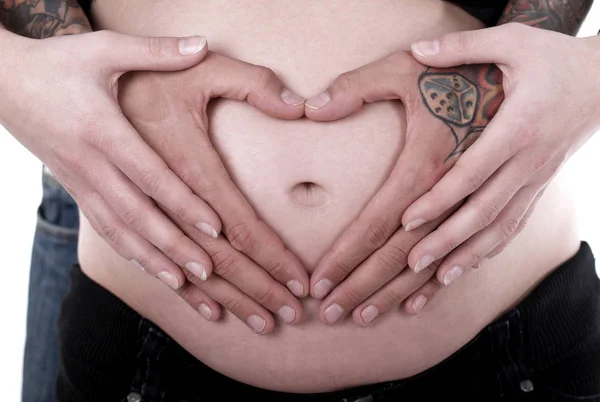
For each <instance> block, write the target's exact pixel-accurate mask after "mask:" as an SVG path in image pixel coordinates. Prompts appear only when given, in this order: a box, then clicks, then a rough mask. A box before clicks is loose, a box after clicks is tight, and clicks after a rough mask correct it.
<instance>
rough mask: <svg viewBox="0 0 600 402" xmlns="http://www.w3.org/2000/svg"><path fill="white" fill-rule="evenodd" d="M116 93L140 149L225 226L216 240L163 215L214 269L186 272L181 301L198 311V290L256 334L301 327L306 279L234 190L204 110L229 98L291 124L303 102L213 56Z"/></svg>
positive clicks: (270, 79) (124, 84) (270, 80)
mask: <svg viewBox="0 0 600 402" xmlns="http://www.w3.org/2000/svg"><path fill="white" fill-rule="evenodd" d="M119 86H120V92H119V102H120V104H121V107H122V108H123V112H124V113H125V116H126V117H127V118H128V119H129V121H130V122H131V123H132V125H133V126H134V127H135V129H136V130H137V131H138V132H139V133H140V135H141V137H142V139H143V140H144V142H146V143H147V144H148V145H149V146H150V147H151V148H152V149H153V150H154V151H155V152H156V153H157V154H158V155H159V156H160V157H161V158H162V159H163V160H164V161H165V163H166V164H167V166H168V167H169V168H170V169H171V170H172V171H173V172H175V174H176V175H177V176H178V177H180V178H181V179H182V180H183V181H184V182H185V183H186V184H187V185H188V186H189V188H190V189H191V190H192V191H193V192H194V193H195V194H199V195H201V196H202V199H204V200H205V201H206V202H207V203H208V204H209V205H210V206H211V207H212V208H213V209H214V210H215V211H216V212H217V213H218V214H219V216H221V217H222V220H223V235H224V236H219V237H218V238H216V239H215V238H212V237H209V236H201V235H200V233H198V231H197V229H196V228H195V227H194V226H193V225H190V224H189V222H187V221H186V220H185V219H184V218H185V216H181V215H180V216H177V215H176V214H174V213H173V212H172V211H166V212H167V214H168V215H169V217H171V218H172V219H173V221H174V222H175V223H177V225H178V226H179V227H180V228H181V229H182V230H183V232H184V233H186V235H187V236H189V237H190V238H191V239H193V240H194V241H195V242H196V243H197V244H199V245H200V246H201V247H202V249H203V250H204V251H206V252H207V253H208V255H209V257H210V258H211V260H212V262H213V275H212V276H211V277H210V278H208V280H207V281H205V282H204V281H201V280H199V279H198V278H197V277H196V276H194V275H193V272H190V270H185V272H186V274H187V276H188V279H189V281H190V284H186V288H185V289H184V290H183V292H182V293H183V294H184V295H185V296H186V297H185V298H186V299H187V300H189V301H190V304H192V305H193V306H194V307H196V308H198V306H199V304H201V302H202V300H196V297H197V296H194V295H196V294H197V291H196V290H195V289H201V290H202V291H204V292H205V294H206V295H208V296H209V297H210V298H212V300H214V301H215V302H217V303H219V304H221V305H222V306H223V308H225V309H227V310H230V311H231V312H232V313H233V314H234V315H236V316H237V317H238V318H240V319H241V320H242V321H244V322H246V323H247V324H248V325H249V326H250V327H251V328H252V329H253V330H254V331H256V332H258V333H261V334H265V333H268V332H270V331H271V330H272V329H273V327H274V321H273V317H272V316H271V314H270V312H272V313H275V314H279V315H280V316H281V318H282V319H283V321H285V322H287V323H296V322H298V321H299V320H300V319H301V314H302V305H301V304H300V303H299V301H298V300H297V298H296V297H295V296H294V295H296V296H298V297H301V296H304V295H305V293H308V282H309V281H308V275H307V273H306V271H305V270H304V269H303V268H302V267H301V265H300V263H299V261H298V260H297V259H296V257H295V256H294V255H292V254H291V253H290V252H289V251H288V250H286V249H285V247H284V245H283V242H282V241H281V240H280V239H279V238H278V237H276V235H275V234H274V233H273V232H272V231H271V230H270V229H269V228H268V227H267V226H266V224H265V223H264V222H262V221H260V220H259V219H258V217H257V216H256V214H255V213H254V212H253V209H252V208H251V206H250V204H249V203H248V202H247V201H246V199H245V197H244V196H243V195H242V193H241V192H240V191H239V190H238V189H237V187H236V186H235V185H234V183H233V181H232V179H231V177H230V176H229V174H228V172H227V171H226V169H225V167H224V165H223V164H222V162H221V159H220V157H219V155H218V154H217V152H216V151H215V149H214V148H213V146H212V144H211V142H210V138H209V134H208V132H209V121H208V117H207V106H208V104H209V101H210V100H211V99H212V98H215V97H223V98H230V99H235V100H239V101H247V102H248V103H250V104H251V105H253V106H255V107H256V108H257V109H259V110H261V111H263V112H266V113H268V114H269V115H271V116H274V117H278V118H283V119H295V118H298V117H300V116H303V114H304V99H301V98H299V97H297V96H295V95H293V94H291V93H290V92H289V91H287V90H285V89H284V87H283V84H282V83H281V81H279V79H278V78H277V77H276V76H275V74H273V72H272V71H271V70H269V69H267V68H265V67H261V66H256V65H251V64H248V63H244V62H241V61H238V60H235V59H231V58H228V57H225V56H221V55H219V54H216V53H213V52H209V53H208V55H207V56H206V57H205V59H204V60H203V61H202V63H200V64H198V65H196V66H194V67H192V68H190V69H187V70H186V71H182V72H174V73H171V72H139V73H130V74H127V75H125V76H123V77H122V79H121V80H120V81H119ZM282 94H284V95H285V96H284V98H283V99H282V96H281V95H282ZM286 102H287V103H286ZM160 207H161V208H162V206H160ZM191 284H193V285H191ZM194 285H195V286H194ZM286 285H287V287H288V288H286ZM291 292H293V294H292V293H291Z"/></svg>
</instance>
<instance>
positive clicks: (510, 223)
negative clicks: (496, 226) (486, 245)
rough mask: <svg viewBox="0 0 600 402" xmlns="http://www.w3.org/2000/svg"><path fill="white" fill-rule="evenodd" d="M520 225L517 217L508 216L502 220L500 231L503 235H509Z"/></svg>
mask: <svg viewBox="0 0 600 402" xmlns="http://www.w3.org/2000/svg"><path fill="white" fill-rule="evenodd" d="M519 226H520V222H519V220H518V219H515V218H510V219H507V220H506V221H505V222H504V225H502V233H503V234H504V236H505V237H510V236H511V235H512V234H513V233H515V232H516V231H517V229H518V228H519Z"/></svg>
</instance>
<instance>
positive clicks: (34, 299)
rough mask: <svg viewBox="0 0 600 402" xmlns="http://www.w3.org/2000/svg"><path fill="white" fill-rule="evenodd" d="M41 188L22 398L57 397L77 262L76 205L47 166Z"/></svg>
mask: <svg viewBox="0 0 600 402" xmlns="http://www.w3.org/2000/svg"><path fill="white" fill-rule="evenodd" d="M42 186H43V197H42V202H41V204H40V206H39V208H38V219H37V227H36V232H35V237H34V241H33V250H32V255H31V268H30V272H29V300H28V307H27V339H26V343H25V356H24V361H23V389H22V401H23V402H51V401H54V400H56V398H55V396H54V395H55V387H56V378H57V376H58V367H59V360H60V358H59V334H58V317H59V315H60V308H61V303H62V300H63V298H64V296H65V295H66V294H67V292H68V291H69V288H70V280H69V270H70V268H71V267H72V266H73V265H74V264H76V263H77V239H78V232H79V211H78V208H77V204H76V203H75V201H74V200H73V199H72V198H71V196H70V195H69V193H67V192H66V191H65V190H64V189H63V187H62V186H61V185H60V183H58V181H56V179H54V177H52V175H51V174H50V172H49V171H48V170H47V169H44V172H43V174H42Z"/></svg>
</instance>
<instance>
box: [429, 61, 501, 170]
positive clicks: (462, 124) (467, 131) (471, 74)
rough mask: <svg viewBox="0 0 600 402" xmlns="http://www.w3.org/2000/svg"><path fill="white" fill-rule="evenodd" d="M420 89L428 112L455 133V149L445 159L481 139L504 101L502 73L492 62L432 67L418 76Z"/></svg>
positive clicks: (459, 152) (458, 153)
mask: <svg viewBox="0 0 600 402" xmlns="http://www.w3.org/2000/svg"><path fill="white" fill-rule="evenodd" d="M419 90H420V93H421V97H422V99H423V103H424V104H425V106H426V107H427V109H428V110H429V112H430V113H431V114H432V115H433V116H435V117H436V118H437V119H439V120H441V121H443V122H444V123H445V124H446V125H447V126H448V128H449V129H450V132H451V133H452V135H453V136H454V149H452V151H451V152H450V154H449V155H448V156H447V157H446V159H445V161H444V162H446V161H448V160H449V159H450V158H452V157H454V156H456V155H460V154H461V153H462V152H464V151H465V150H466V149H467V148H468V147H469V146H471V145H472V144H473V143H474V142H475V140H476V139H477V138H479V135H481V133H482V132H483V130H484V128H485V127H486V126H487V125H488V124H489V122H490V121H491V120H492V118H493V117H494V115H495V114H496V112H497V111H498V109H499V108H500V104H501V103H502V101H503V100H504V90H503V88H502V72H501V71H500V69H498V67H496V66H495V65H493V64H479V65H468V66H460V67H456V68H453V69H437V68H431V67H429V68H427V69H426V70H425V71H424V72H423V73H422V74H421V76H420V77H419Z"/></svg>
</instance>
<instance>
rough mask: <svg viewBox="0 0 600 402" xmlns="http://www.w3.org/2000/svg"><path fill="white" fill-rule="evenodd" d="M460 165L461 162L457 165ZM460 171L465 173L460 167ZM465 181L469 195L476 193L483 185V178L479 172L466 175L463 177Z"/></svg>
mask: <svg viewBox="0 0 600 402" xmlns="http://www.w3.org/2000/svg"><path fill="white" fill-rule="evenodd" d="M459 161H460V159H459ZM458 163H459V162H457V165H458ZM459 169H461V171H463V172H464V171H465V170H464V169H462V168H460V165H459ZM463 180H464V184H465V187H466V188H467V191H468V192H469V194H470V193H473V192H475V191H476V190H477V189H478V188H479V187H481V185H482V184H483V176H482V175H481V174H479V173H478V172H468V173H466V174H465V175H463Z"/></svg>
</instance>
